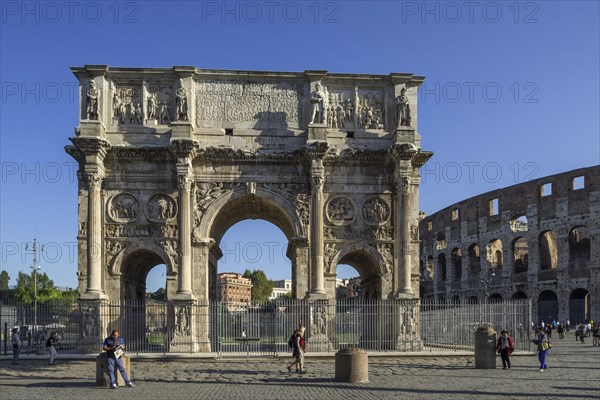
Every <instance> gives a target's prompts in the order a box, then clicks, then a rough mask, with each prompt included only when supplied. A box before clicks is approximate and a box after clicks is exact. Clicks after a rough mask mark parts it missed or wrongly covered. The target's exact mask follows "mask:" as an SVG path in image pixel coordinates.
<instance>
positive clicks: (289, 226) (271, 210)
mask: <svg viewBox="0 0 600 400" xmlns="http://www.w3.org/2000/svg"><path fill="white" fill-rule="evenodd" d="M255 190H256V191H255V192H253V193H250V194H249V193H248V191H247V190H246V188H245V187H244V188H238V189H236V190H233V191H231V192H230V193H228V195H225V196H221V197H220V198H218V199H216V200H215V201H214V202H213V203H212V204H211V205H210V207H209V208H208V209H207V210H206V211H205V212H204V215H203V217H202V220H201V222H200V224H199V226H198V228H197V231H196V232H195V237H198V236H200V234H199V232H209V240H211V241H214V245H213V247H214V248H215V249H218V251H213V252H212V256H211V257H209V260H208V287H209V294H208V296H207V297H208V298H209V299H216V275H217V262H218V260H219V259H220V258H221V256H222V254H223V252H222V249H220V244H221V240H222V239H223V236H224V235H225V232H227V230H229V228H231V227H232V226H233V225H235V224H237V223H238V222H241V221H243V220H248V219H250V220H254V219H261V220H264V221H267V222H270V223H272V224H273V225H275V226H276V227H277V228H279V229H280V230H281V231H282V232H283V234H284V235H285V237H286V238H287V240H288V243H287V245H288V251H287V257H288V258H289V259H290V260H291V261H292V277H291V278H292V296H293V297H294V298H303V297H304V296H305V295H306V293H307V292H308V290H309V288H308V254H307V253H306V255H305V256H306V257H302V256H303V255H304V254H302V250H299V249H298V248H297V247H298V245H297V243H298V242H300V243H302V242H306V240H302V237H303V236H304V235H305V232H304V227H303V226H302V223H301V221H300V218H299V217H298V215H297V213H296V211H295V208H294V207H293V206H292V205H291V204H290V202H289V200H288V199H286V198H284V197H283V196H281V195H279V194H278V193H274V192H272V191H269V190H266V189H264V188H255ZM198 267H201V266H198Z"/></svg>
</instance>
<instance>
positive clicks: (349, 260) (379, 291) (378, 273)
mask: <svg viewBox="0 0 600 400" xmlns="http://www.w3.org/2000/svg"><path fill="white" fill-rule="evenodd" d="M338 264H348V265H350V266H352V267H353V268H354V269H356V271H358V273H359V275H360V277H361V287H362V296H363V297H365V298H373V299H380V298H385V297H386V296H387V295H389V294H391V291H392V288H391V286H390V285H385V284H384V281H385V282H389V279H385V280H384V279H382V277H383V276H384V275H387V274H389V273H390V270H389V269H388V267H387V265H386V263H385V260H384V259H383V257H382V256H381V254H380V253H379V252H378V251H377V250H376V249H375V248H373V247H371V246H368V245H364V244H354V245H351V246H346V247H343V248H341V249H340V251H338V252H337V253H336V254H335V255H334V256H333V258H332V260H331V262H330V263H329V268H328V274H330V275H334V274H335V269H336V268H337V265H338Z"/></svg>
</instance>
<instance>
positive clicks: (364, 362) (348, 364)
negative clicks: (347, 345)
mask: <svg viewBox="0 0 600 400" xmlns="http://www.w3.org/2000/svg"><path fill="white" fill-rule="evenodd" d="M335 381H336V382H351V383H368V382H369V356H368V355H367V352H366V351H364V350H363V349H355V348H352V349H342V350H340V351H338V352H337V353H335Z"/></svg>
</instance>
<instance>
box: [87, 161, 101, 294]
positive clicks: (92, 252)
mask: <svg viewBox="0 0 600 400" xmlns="http://www.w3.org/2000/svg"><path fill="white" fill-rule="evenodd" d="M103 175H104V174H103V172H100V170H99V171H96V172H86V180H87V185H88V223H87V227H88V236H87V264H88V270H87V275H88V279H87V288H86V290H85V294H86V297H88V295H89V296H91V297H97V298H102V297H105V295H104V290H103V289H102V199H101V190H102V179H103Z"/></svg>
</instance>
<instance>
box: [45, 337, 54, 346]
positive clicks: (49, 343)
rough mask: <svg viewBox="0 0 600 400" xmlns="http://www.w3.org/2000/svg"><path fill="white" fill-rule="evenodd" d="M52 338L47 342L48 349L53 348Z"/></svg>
mask: <svg viewBox="0 0 600 400" xmlns="http://www.w3.org/2000/svg"><path fill="white" fill-rule="evenodd" d="M52 344H53V343H52V338H51V337H49V338H48V340H47V341H46V347H51V346H52Z"/></svg>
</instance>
